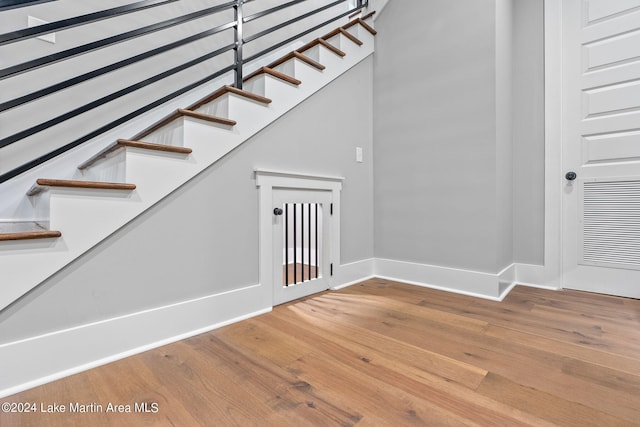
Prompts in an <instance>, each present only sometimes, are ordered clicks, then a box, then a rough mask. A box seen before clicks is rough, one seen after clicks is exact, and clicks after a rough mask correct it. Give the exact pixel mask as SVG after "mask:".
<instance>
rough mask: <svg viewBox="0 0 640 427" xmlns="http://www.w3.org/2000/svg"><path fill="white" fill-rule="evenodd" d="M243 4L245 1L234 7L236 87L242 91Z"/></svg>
mask: <svg viewBox="0 0 640 427" xmlns="http://www.w3.org/2000/svg"><path fill="white" fill-rule="evenodd" d="M242 3H244V0H237V1H236V4H235V6H233V10H234V18H235V21H236V25H235V27H234V28H235V31H234V42H235V44H236V47H235V49H234V51H235V58H234V62H235V69H236V78H235V87H237V88H238V89H242V66H243V61H242V45H243V44H244V40H243V35H242V26H243V24H244V22H243V20H244V15H243V13H242Z"/></svg>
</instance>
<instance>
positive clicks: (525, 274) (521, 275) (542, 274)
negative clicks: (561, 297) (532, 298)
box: [515, 263, 562, 291]
mask: <svg viewBox="0 0 640 427" xmlns="http://www.w3.org/2000/svg"><path fill="white" fill-rule="evenodd" d="M515 265H516V278H517V282H518V284H519V285H523V286H528V287H531V288H540V289H550V290H554V291H557V290H560V289H562V286H561V284H560V278H559V277H549V276H550V274H551V272H550V271H549V270H550V269H548V268H545V267H544V266H543V265H532V264H522V263H517V264H515Z"/></svg>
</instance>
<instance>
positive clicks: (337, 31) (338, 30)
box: [322, 21, 364, 46]
mask: <svg viewBox="0 0 640 427" xmlns="http://www.w3.org/2000/svg"><path fill="white" fill-rule="evenodd" d="M352 22H353V21H352ZM338 34H342V35H343V36H345V37H346V38H348V39H349V40H351V41H352V42H354V43H355V44H357V45H358V46H362V45H363V44H364V43H363V42H362V41H361V40H359V39H358V38H357V37H356V36H354V35H353V34H351V33H350V32H348V31H347V30H345V29H344V28H342V27H339V28H336V29H335V30H333V31H331V32H330V33H328V34H326V35H324V36H322V38H323V39H325V40H328V39H330V38H331V37H335V36H337V35H338Z"/></svg>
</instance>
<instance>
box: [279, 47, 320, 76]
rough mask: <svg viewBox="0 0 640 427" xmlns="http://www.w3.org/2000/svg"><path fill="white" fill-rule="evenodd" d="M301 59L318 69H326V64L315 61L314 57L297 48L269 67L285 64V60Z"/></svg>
mask: <svg viewBox="0 0 640 427" xmlns="http://www.w3.org/2000/svg"><path fill="white" fill-rule="evenodd" d="M294 58H295V59H299V60H300V61H302V62H305V63H307V64H308V65H311V66H312V67H314V68H317V69H318V70H320V71H322V70H324V69H325V68H327V67H325V66H324V65H322V64H320V63H319V62H317V61H314V60H313V59H311V58H309V57H308V56H307V55H304V54H302V53H300V52H298V51H297V50H294V51H293V52H289V53H287V54H286V55H284V56H283V57H282V58H280V59H278V60H276V61H274V62H273V63H271V64H269V65H268V66H267V67H269V68H274V67H277V66H278V65H281V64H284V63H285V62H287V61H289V60H291V59H294Z"/></svg>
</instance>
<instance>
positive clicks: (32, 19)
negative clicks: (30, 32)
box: [27, 16, 56, 43]
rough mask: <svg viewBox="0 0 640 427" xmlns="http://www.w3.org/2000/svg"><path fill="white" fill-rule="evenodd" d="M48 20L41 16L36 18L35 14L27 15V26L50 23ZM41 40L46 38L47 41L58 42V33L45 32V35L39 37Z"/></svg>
mask: <svg viewBox="0 0 640 427" xmlns="http://www.w3.org/2000/svg"><path fill="white" fill-rule="evenodd" d="M48 23H49V22H48V21H45V20H42V19H40V18H36V17H34V16H28V17H27V28H31V27H37V26H38V25H42V24H48ZM37 38H38V39H40V40H44V41H45V42H49V43H55V42H56V33H51V34H45V35H44V36H40V37H37Z"/></svg>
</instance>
